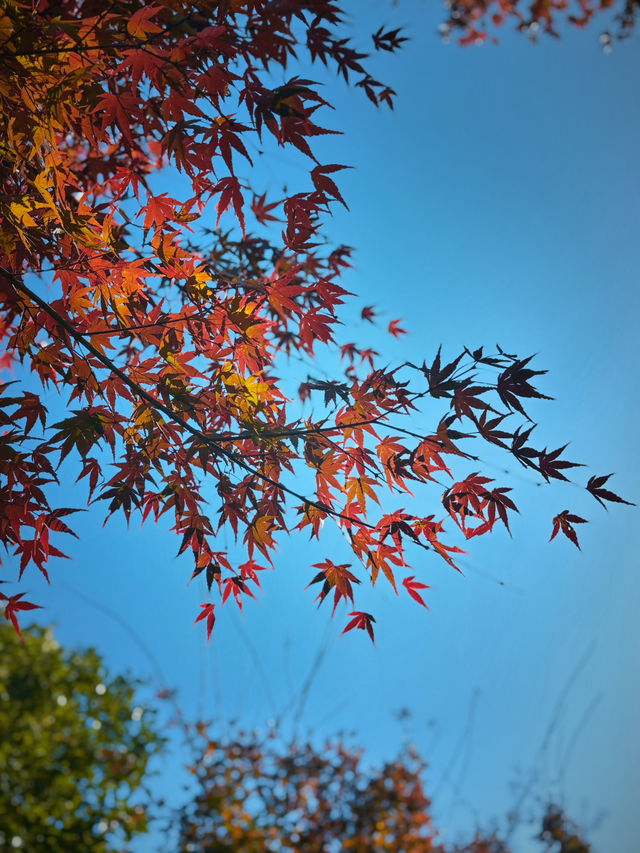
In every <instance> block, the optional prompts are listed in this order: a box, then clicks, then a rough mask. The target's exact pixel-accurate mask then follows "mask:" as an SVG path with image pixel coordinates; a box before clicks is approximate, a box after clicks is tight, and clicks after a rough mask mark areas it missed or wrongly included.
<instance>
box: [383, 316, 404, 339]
mask: <svg viewBox="0 0 640 853" xmlns="http://www.w3.org/2000/svg"><path fill="white" fill-rule="evenodd" d="M399 322H400V320H392V321H391V322H390V323H389V325H388V326H387V331H388V332H389V334H390V335H393V337H394V338H399V337H400V335H406V334H407V332H406V331H405V330H404V329H401V328H400V326H399V325H398V323H399Z"/></svg>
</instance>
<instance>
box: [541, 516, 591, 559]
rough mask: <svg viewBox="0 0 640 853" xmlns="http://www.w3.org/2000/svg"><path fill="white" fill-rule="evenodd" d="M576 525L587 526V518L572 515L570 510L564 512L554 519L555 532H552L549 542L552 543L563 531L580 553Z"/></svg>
mask: <svg viewBox="0 0 640 853" xmlns="http://www.w3.org/2000/svg"><path fill="white" fill-rule="evenodd" d="M574 524H587V520H586V518H580V516H579V515H572V513H570V512H569V510H568V509H564V510H562V512H559V513H558V515H556V516H555V518H554V519H553V530H552V531H551V536H550V537H549V542H551V540H552V539H553V538H554V536H555V535H556V534H557V533H558V531H559V530H561V531H562V532H563V533H564V535H565V536H566V537H567V539H570V540H571V542H573V544H574V545H575V546H576V548H577V549H578V551H579V550H580V545H579V544H578V536H577V534H576V531H575V530H574V529H573V525H574Z"/></svg>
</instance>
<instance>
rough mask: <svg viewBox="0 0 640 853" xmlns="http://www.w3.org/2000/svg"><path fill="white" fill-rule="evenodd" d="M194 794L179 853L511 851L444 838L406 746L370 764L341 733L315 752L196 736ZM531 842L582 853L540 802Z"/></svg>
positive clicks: (578, 837)
mask: <svg viewBox="0 0 640 853" xmlns="http://www.w3.org/2000/svg"><path fill="white" fill-rule="evenodd" d="M200 746H201V751H200V752H199V754H198V760H197V761H196V762H195V763H194V765H193V767H192V768H191V769H192V772H193V773H194V775H195V778H196V791H195V795H194V798H193V800H192V801H191V802H190V803H188V804H187V805H186V806H185V807H184V808H183V809H182V812H181V818H180V839H179V844H178V849H179V850H180V851H181V853H190V851H200V850H216V851H220V853H223V851H230V853H231V851H234V850H243V851H247V853H253V851H255V853H260V852H261V851H263V850H282V851H291V853H294V851H299V850H300V851H302V850H304V851H309V853H329V851H334V850H335V851H341V850H349V851H353V853H385V851H392V853H510V851H511V850H513V849H514V848H513V847H512V845H511V844H510V843H508V841H506V840H504V839H503V838H501V837H500V835H499V834H497V833H482V832H480V831H478V832H477V833H476V835H475V838H474V839H473V840H472V841H471V842H470V843H468V844H463V845H456V844H453V845H452V844H443V843H442V842H441V841H439V839H438V837H437V826H434V824H433V822H432V818H431V814H430V810H431V803H430V801H429V799H428V797H427V796H426V794H425V791H424V787H423V777H424V771H425V768H426V765H425V764H424V762H423V761H422V759H421V758H420V756H419V755H418V754H417V753H416V752H415V751H414V750H413V749H412V748H410V747H407V748H406V749H405V751H404V753H402V754H401V755H400V756H399V757H398V758H396V759H395V760H393V761H389V762H387V763H386V764H384V765H383V766H381V767H379V768H375V767H370V766H368V765H367V764H366V762H365V761H364V760H363V756H362V752H361V751H360V750H358V749H356V748H354V747H352V746H349V745H348V744H347V743H345V741H344V740H342V739H336V740H334V741H329V742H327V743H325V744H324V745H323V746H322V748H315V747H314V746H312V745H311V744H309V743H298V742H295V741H294V742H292V743H289V744H283V743H282V742H281V741H280V740H279V738H278V737H277V734H276V733H275V732H270V733H268V734H267V735H266V736H265V735H261V734H260V733H258V732H241V731H238V732H235V734H233V735H231V736H228V737H215V736H212V735H208V734H207V732H206V730H205V729H203V730H202V733H201V744H200ZM539 827H540V829H539V832H538V834H537V840H538V841H540V842H542V844H541V846H540V849H541V851H542V850H545V849H546V850H547V851H548V853H589V850H590V849H591V848H590V846H589V844H588V843H587V842H586V841H584V839H583V837H582V834H581V833H580V831H579V830H578V829H577V827H576V826H575V825H574V824H573V822H572V821H571V820H569V819H568V817H567V816H566V815H565V813H564V812H563V810H562V809H560V808H558V807H557V806H554V805H552V804H549V805H548V806H547V808H546V810H545V811H544V814H543V816H542V819H541V820H540V824H539Z"/></svg>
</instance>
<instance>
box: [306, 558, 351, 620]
mask: <svg viewBox="0 0 640 853" xmlns="http://www.w3.org/2000/svg"><path fill="white" fill-rule="evenodd" d="M350 566H351V563H343V564H342V565H336V564H335V563H332V562H331V560H324V561H323V562H322V563H314V564H313V568H314V569H320V571H319V572H318V574H317V575H315V577H314V578H313V579H312V580H311V581H310V582H309V583H308V584H307V586H306V587H305V589H308V588H309V587H310V586H311V585H312V584H314V583H320V582H322V589H321V590H320V592H319V593H318V595H317V596H316V597H315V599H314V601H317V600H318V599H320V604H322V602H323V601H324V600H325V598H326V597H327V595H329V593H330V592H331V590H333V610H332V611H331V615H332V616H333V614H334V613H335V612H336V607H337V606H338V602H339V601H340V599H341V598H344V599H345V600H348V601H350V602H351V604H353V588H352V586H351V584H352V583H360V581H359V580H358V578H357V577H356V576H355V575H354V574H352V573H351V572H349V571H348V569H349V568H350ZM318 606H319V605H318Z"/></svg>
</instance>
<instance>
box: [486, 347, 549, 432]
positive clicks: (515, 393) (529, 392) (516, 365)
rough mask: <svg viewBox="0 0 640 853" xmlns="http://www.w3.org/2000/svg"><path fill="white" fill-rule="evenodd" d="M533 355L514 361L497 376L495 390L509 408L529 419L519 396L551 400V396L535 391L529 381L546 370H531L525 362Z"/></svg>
mask: <svg viewBox="0 0 640 853" xmlns="http://www.w3.org/2000/svg"><path fill="white" fill-rule="evenodd" d="M533 357H534V356H532V355H530V356H529V357H528V358H524V359H520V360H517V361H514V362H513V364H511V365H509V367H507V369H506V370H504V371H503V372H502V373H501V374H500V375H499V376H498V383H497V390H498V396H499V397H500V399H501V400H502V402H503V403H504V404H505V406H508V407H509V408H510V409H515V410H516V411H518V412H520V414H521V415H524V417H525V418H527V419H528V420H530V418H529V416H528V415H527V413H526V412H525V410H524V408H523V407H522V404H521V403H520V400H519V399H518V398H519V397H535V398H537V399H540V400H552V399H553V397H547V396H546V395H545V394H541V393H540V392H539V391H537V390H536V389H535V388H534V387H533V386H532V385H531V384H530V382H529V380H530V379H533V377H534V376H542V375H544V374H545V373H546V372H547V371H546V370H531V368H529V367H527V364H528V363H529V362H530V361H531V359H532V358H533Z"/></svg>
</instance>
